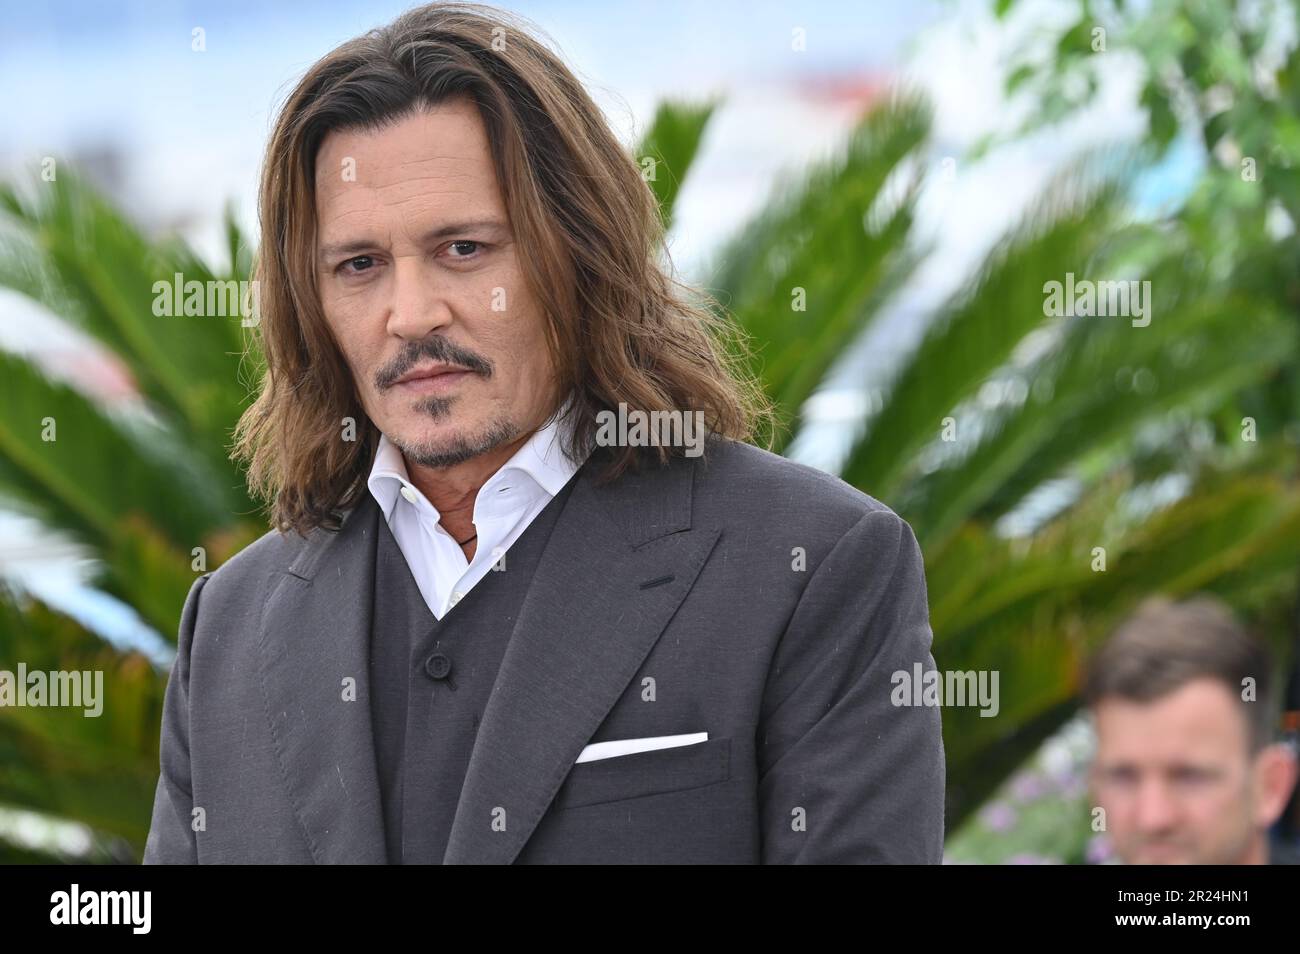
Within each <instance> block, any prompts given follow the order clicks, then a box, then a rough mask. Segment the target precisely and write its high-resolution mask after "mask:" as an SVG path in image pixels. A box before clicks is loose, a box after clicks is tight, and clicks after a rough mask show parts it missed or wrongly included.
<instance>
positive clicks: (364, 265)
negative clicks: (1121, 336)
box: [339, 255, 374, 275]
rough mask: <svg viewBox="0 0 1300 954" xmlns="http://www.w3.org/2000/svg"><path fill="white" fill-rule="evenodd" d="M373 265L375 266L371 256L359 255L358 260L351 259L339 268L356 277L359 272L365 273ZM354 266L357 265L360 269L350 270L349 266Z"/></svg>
mask: <svg viewBox="0 0 1300 954" xmlns="http://www.w3.org/2000/svg"><path fill="white" fill-rule="evenodd" d="M373 264H374V259H372V258H371V257H370V256H369V255H358V256H357V257H356V258H350V259H348V260H347V261H346V262H343V263H342V264H340V265H339V268H340V269H342V270H343V271H345V272H349V273H350V274H353V275H355V274H356V273H357V272H359V271H360V272H364V271H366V270H368V269H369V268H370V266H371V265H373ZM352 265H357V266H359V267H357V268H355V269H354V268H350V267H349V266H352Z"/></svg>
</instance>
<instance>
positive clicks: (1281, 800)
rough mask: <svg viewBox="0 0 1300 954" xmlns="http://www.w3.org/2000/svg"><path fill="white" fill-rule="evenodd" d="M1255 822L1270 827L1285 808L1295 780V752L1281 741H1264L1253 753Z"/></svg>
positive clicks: (1262, 826) (1257, 824)
mask: <svg viewBox="0 0 1300 954" xmlns="http://www.w3.org/2000/svg"><path fill="white" fill-rule="evenodd" d="M1254 772H1255V796H1256V797H1255V824H1256V826H1258V827H1260V828H1269V827H1270V826H1272V824H1273V823H1274V822H1275V821H1277V819H1278V817H1279V816H1280V815H1281V814H1282V812H1283V811H1284V810H1285V809H1286V803H1287V799H1289V798H1290V797H1291V791H1292V789H1294V788H1295V784H1296V774H1297V765H1296V756H1295V753H1294V752H1293V751H1291V749H1290V747H1289V746H1287V745H1284V744H1282V743H1280V742H1275V743H1273V744H1272V745H1267V746H1265V747H1264V748H1263V749H1261V750H1260V752H1259V754H1258V755H1256V756H1255V768H1254Z"/></svg>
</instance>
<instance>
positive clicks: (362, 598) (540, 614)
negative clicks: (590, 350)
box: [260, 458, 721, 864]
mask: <svg viewBox="0 0 1300 954" xmlns="http://www.w3.org/2000/svg"><path fill="white" fill-rule="evenodd" d="M594 463H595V459H594V458H593V460H591V461H589V462H588V466H584V467H583V468H582V469H581V471H580V472H579V473H578V475H577V476H576V478H575V480H576V481H577V483H576V484H575V486H574V488H573V493H572V495H571V496H570V498H569V500H568V503H567V504H566V505H565V508H564V511H563V512H562V513H561V514H560V516H559V518H558V519H557V521H556V524H555V527H554V528H553V530H552V532H551V536H550V539H549V540H548V541H547V545H546V549H545V551H544V553H543V556H542V559H541V561H540V564H539V566H538V570H537V572H536V574H535V575H534V578H533V580H532V582H531V584H530V588H529V591H528V595H527V597H526V598H525V601H524V604H523V607H522V608H521V610H520V614H519V618H518V620H517V621H516V624H515V627H514V630H513V633H512V635H511V638H510V641H509V644H508V646H507V649H506V653H505V656H504V658H503V659H502V663H501V669H500V671H499V673H498V676H497V680H496V682H495V684H494V686H493V690H492V695H491V697H490V698H489V701H488V704H487V706H486V708H485V710H484V713H483V719H482V722H481V724H480V726H479V731H478V735H477V737H476V740H475V744H474V749H473V752H472V754H471V757H470V762H469V767H468V770H467V772H466V776H465V783H464V786H463V788H462V790H461V796H460V801H459V803H458V805H457V809H456V816H455V819H454V821H453V824H452V830H451V836H450V840H449V842H448V846H447V851H446V854H445V856H444V859H443V860H444V863H445V864H465V863H470V864H509V863H511V862H513V861H514V859H515V858H516V857H517V856H518V854H519V852H520V851H521V850H522V848H523V846H524V844H525V843H526V842H527V841H528V839H529V837H530V836H531V835H532V832H533V830H534V829H535V828H536V827H537V823H538V822H539V821H540V820H541V817H542V815H544V814H545V813H546V810H547V809H548V808H549V806H550V804H551V801H552V799H554V797H555V794H556V792H557V791H558V789H559V787H560V785H561V784H562V783H563V781H564V778H565V776H566V775H567V774H568V772H569V770H570V768H572V766H573V764H574V761H575V760H576V759H577V757H578V754H579V753H580V752H581V751H582V748H583V746H585V745H586V744H587V743H588V742H589V741H590V739H591V737H592V736H593V735H594V734H595V732H596V730H597V729H598V728H599V727H600V724H601V722H603V721H604V719H605V717H606V715H607V714H608V713H609V711H610V709H611V708H612V707H613V705H614V703H615V702H616V701H617V700H618V698H619V697H620V696H621V695H622V694H623V692H624V690H625V689H626V688H627V685H628V683H629V682H630V680H631V679H632V677H633V676H634V675H635V673H636V671H637V669H638V668H639V667H640V665H641V663H642V661H643V660H644V659H645V658H646V656H647V655H648V654H649V652H650V649H651V647H653V646H654V644H655V642H656V641H657V640H658V639H659V636H660V635H661V634H662V632H663V630H664V628H665V627H666V626H667V625H668V621H669V620H670V619H671V618H672V617H673V615H674V614H675V613H676V612H677V608H678V607H679V606H680V605H681V603H682V600H684V599H685V598H686V594H687V593H689V592H690V589H691V587H692V586H693V585H694V583H695V579H696V577H697V576H698V575H699V572H700V569H701V568H702V567H703V566H704V563H705V561H706V560H707V559H708V557H709V554H710V553H711V552H712V550H713V547H714V544H715V543H716V542H717V539H718V537H719V535H720V533H721V531H720V530H719V529H716V528H695V527H692V526H691V491H692V483H693V475H694V468H695V460H693V459H686V458H676V459H674V460H673V461H672V462H671V464H669V465H667V466H665V467H662V468H658V469H655V470H649V471H645V472H642V473H637V474H632V473H628V474H624V475H623V476H621V477H620V478H618V479H617V480H615V481H612V482H610V483H608V484H605V485H604V486H597V485H596V483H595V479H594V473H595V471H594V468H593V466H591V465H593V464H594ZM380 519H381V516H380V512H379V507H378V505H377V504H376V503H375V502H374V499H373V498H372V497H371V496H370V495H369V494H368V493H367V494H364V495H363V497H362V499H361V502H360V503H359V504H358V505H357V506H356V507H355V508H354V509H353V510H351V511H349V513H348V514H347V517H346V519H345V521H344V523H343V527H342V528H341V529H340V530H339V531H338V532H337V533H330V532H325V531H320V530H317V531H313V532H312V534H310V535H309V538H308V539H307V541H305V542H304V543H303V545H302V546H301V547H300V548H299V550H298V551H297V556H296V557H295V558H294V560H293V562H292V563H291V564H290V566H289V567H288V568H287V569H285V570H283V571H281V572H280V574H279V577H280V578H279V580H278V581H276V582H273V583H272V590H271V593H270V595H269V597H268V599H267V603H266V608H265V611H264V612H263V614H262V632H261V637H260V645H261V676H262V687H263V691H264V695H265V702H266V710H267V716H268V718H269V720H270V723H271V728H272V732H273V735H274V738H275V744H276V748H277V751H278V753H279V757H280V765H281V767H282V769H283V774H284V780H285V784H286V786H287V788H288V791H289V793H290V795H291V798H292V803H293V806H294V811H295V813H296V814H297V817H298V819H299V822H300V823H301V825H302V828H303V830H304V832H305V833H306V836H307V840H308V844H309V846H310V849H311V853H312V857H313V858H314V859H315V860H316V861H317V863H350V864H383V863H384V862H385V860H386V856H385V846H384V830H383V808H382V803H381V800H380V792H379V782H378V768H377V763H376V759H375V746H374V734H373V728H372V725H371V718H370V701H369V698H368V696H367V694H366V691H365V689H366V688H367V687H368V686H369V684H370V680H369V670H368V665H369V658H368V653H369V644H370V622H371V613H372V608H373V598H374V586H373V580H374V567H375V541H376V534H377V533H378V530H379V523H378V521H379V520H380ZM348 677H352V678H354V679H355V680H356V685H357V687H358V689H359V691H358V693H357V699H356V701H345V698H344V683H343V681H344V679H347V678H348Z"/></svg>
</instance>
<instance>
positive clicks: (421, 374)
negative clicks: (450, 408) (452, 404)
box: [393, 365, 474, 394]
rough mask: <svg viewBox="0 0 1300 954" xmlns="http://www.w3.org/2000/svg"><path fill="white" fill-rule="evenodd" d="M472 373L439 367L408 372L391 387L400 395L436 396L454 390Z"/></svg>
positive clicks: (450, 366) (461, 369) (466, 370)
mask: <svg viewBox="0 0 1300 954" xmlns="http://www.w3.org/2000/svg"><path fill="white" fill-rule="evenodd" d="M473 373H474V372H472V371H470V370H468V369H466V368H458V367H455V366H453V365H439V366H438V367H436V368H423V369H418V370H415V371H408V372H407V373H406V374H404V375H402V376H401V377H400V378H398V379H397V380H396V381H394V382H393V387H394V388H396V389H397V390H398V391H399V393H402V394H438V393H441V392H443V391H451V390H453V389H455V388H456V387H458V386H459V385H460V382H462V381H466V380H468V379H469V378H470V377H472V376H473Z"/></svg>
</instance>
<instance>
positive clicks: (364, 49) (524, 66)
mask: <svg viewBox="0 0 1300 954" xmlns="http://www.w3.org/2000/svg"><path fill="white" fill-rule="evenodd" d="M530 31H536V27H534V26H533V25H532V24H530V23H528V21H525V20H523V19H521V18H518V17H515V16H513V15H510V14H506V13H503V12H502V11H499V10H496V9H493V8H491V7H485V6H480V5H478V4H469V3H431V4H429V5H427V6H422V7H418V8H416V9H413V10H410V11H407V12H406V13H404V14H402V15H401V16H400V17H398V18H397V19H396V20H395V21H393V22H392V23H391V24H389V25H388V26H385V27H383V28H380V29H376V30H371V31H370V32H368V33H366V34H364V35H363V36H360V37H357V38H356V39H353V40H351V41H349V42H347V43H345V44H343V45H342V46H340V47H338V48H337V49H336V50H334V51H333V52H331V53H329V54H328V55H326V56H325V57H324V58H323V59H321V60H320V61H319V62H317V63H316V64H315V65H313V66H312V67H311V68H310V69H309V70H308V71H307V74H306V75H305V76H304V77H303V79H302V80H301V82H299V83H298V85H297V87H296V88H295V89H294V90H293V92H292V93H291V94H290V95H289V98H288V100H287V101H286V103H285V105H284V107H283V109H282V110H281V112H280V114H279V116H278V119H277V121H276V125H275V130H274V132H273V134H272V136H271V140H270V144H269V145H268V147H267V154H266V161H265V166H264V169H263V172H262V181H261V187H260V191H259V196H258V200H259V207H260V215H261V249H260V252H259V255H258V262H257V268H256V275H255V277H256V279H257V287H258V291H259V314H260V318H261V321H260V324H259V325H258V327H257V330H256V332H255V334H256V335H257V336H258V337H259V338H260V340H261V347H260V349H254V348H252V347H250V349H249V353H250V355H253V356H254V357H255V359H257V360H260V361H262V362H264V364H263V365H262V367H261V371H262V374H261V382H260V389H259V393H258V396H257V398H256V400H255V401H254V403H253V404H252V405H251V406H250V407H249V408H248V410H247V411H246V412H245V413H244V415H243V417H242V418H241V419H240V421H239V425H238V427H237V428H236V430H235V443H234V446H233V454H232V456H233V457H234V458H235V459H236V460H241V461H246V462H247V464H248V481H249V487H250V489H251V490H252V492H253V493H254V495H256V496H258V497H261V498H262V499H264V500H265V501H267V503H268V505H269V509H270V511H271V519H272V523H273V525H274V526H275V527H276V528H277V529H280V530H282V531H283V530H287V529H294V530H297V531H298V532H299V533H306V532H307V531H308V530H309V529H311V528H313V527H317V526H320V527H324V528H327V529H335V528H337V527H338V526H339V525H340V523H341V516H342V513H341V512H342V511H343V510H346V509H348V508H350V507H352V506H354V505H355V504H356V503H357V501H358V498H359V496H360V495H361V494H362V493H363V492H364V490H365V477H366V474H367V472H368V470H369V467H370V463H371V460H372V457H373V454H374V450H375V447H376V444H377V441H378V439H379V432H378V429H377V428H376V427H375V426H374V424H373V423H372V422H371V421H370V420H369V418H368V417H367V416H366V415H365V412H364V411H363V409H362V405H361V402H360V399H359V398H358V395H357V391H356V388H355V385H354V383H353V380H352V377H351V373H350V371H349V369H348V366H347V364H346V363H345V361H344V359H343V356H342V354H341V353H340V351H339V349H338V347H337V343H336V342H335V341H334V339H333V336H332V333H331V332H330V330H329V328H328V326H327V325H326V323H325V320H324V315H323V312H322V309H321V305H320V301H319V298H318V296H317V292H316V283H315V278H314V275H315V264H314V253H315V248H314V247H315V242H316V221H315V201H314V189H315V181H314V178H315V176H314V174H315V158H316V153H317V150H318V148H319V146H320V144H321V141H322V140H323V139H324V137H325V135H326V133H328V132H329V131H331V130H335V129H364V130H377V129H379V128H382V127H383V126H385V125H386V124H388V123H391V122H393V121H395V120H398V119H401V118H404V117H405V116H407V115H409V114H410V113H411V112H413V111H414V110H416V109H419V108H422V107H426V106H436V105H437V104H439V103H440V102H442V101H444V100H446V99H448V98H450V97H454V96H462V95H468V96H470V97H472V98H473V100H474V102H475V103H476V105H477V107H478V111H479V114H480V116H481V117H482V119H483V122H484V124H485V126H486V129H487V134H488V141H489V143H490V148H491V154H492V159H493V164H494V168H495V171H496V175H497V181H498V182H499V183H500V184H501V191H502V195H503V197H504V201H505V203H506V209H507V212H508V214H509V217H510V222H511V226H512V228H513V230H514V232H515V238H516V241H517V243H518V245H519V247H520V248H523V249H526V250H527V254H524V255H521V256H520V259H519V260H520V264H521V267H522V268H523V270H524V277H525V280H526V281H527V282H528V284H529V287H530V289H531V290H532V292H533V294H534V295H535V296H536V298H537V300H538V302H539V303H540V305H541V308H542V312H543V314H544V316H545V323H546V334H547V340H548V344H549V347H550V348H551V350H552V353H553V357H554V360H555V366H556V369H557V378H558V380H557V385H558V390H559V393H560V394H567V393H570V392H572V393H573V394H574V397H575V400H574V402H573V406H572V412H571V415H570V421H569V422H568V423H569V424H570V425H571V427H572V435H573V437H572V446H571V447H570V450H571V451H572V453H573V454H574V456H578V455H579V454H580V453H582V451H583V450H584V449H586V448H589V447H591V446H592V443H593V441H594V435H595V432H596V430H597V417H596V415H597V414H598V413H599V412H600V411H602V410H614V409H617V408H618V407H619V405H620V403H622V404H625V405H626V407H627V408H628V409H630V410H639V411H644V412H652V411H656V410H678V411H684V412H696V411H699V412H702V413H703V420H704V423H705V428H706V431H707V432H708V433H709V434H710V435H711V436H713V435H717V436H722V437H728V438H732V439H738V440H748V439H751V438H752V437H753V436H754V434H755V433H757V432H759V429H760V428H762V429H763V432H764V433H768V432H769V431H768V429H767V428H768V424H769V422H770V421H771V420H772V418H773V413H772V407H771V405H770V403H769V402H768V401H767V400H766V398H765V397H764V396H763V393H762V391H761V389H760V387H759V386H758V385H757V383H756V382H755V381H754V379H753V378H752V377H751V376H749V375H748V374H747V372H746V371H745V368H746V367H747V366H748V364H747V355H744V348H745V343H744V341H743V339H742V336H740V335H739V334H737V333H736V331H737V329H735V328H734V326H732V325H731V323H730V322H728V321H727V320H726V319H724V318H722V317H720V316H719V315H718V314H717V313H715V312H714V311H713V310H712V309H711V308H710V307H708V305H707V304H706V303H705V302H703V301H701V300H699V298H698V297H697V296H696V294H695V293H694V291H693V290H692V289H690V288H689V287H687V286H685V285H683V284H682V283H680V282H678V281H677V280H676V279H675V278H673V277H672V275H671V267H670V265H669V264H668V261H667V253H666V251H665V250H664V247H663V226H662V222H661V219H660V214H659V209H658V206H657V204H656V201H655V198H654V194H653V193H652V192H651V190H650V188H649V187H648V185H647V184H646V182H645V180H644V179H643V178H642V176H641V173H640V168H639V166H638V165H637V163H636V161H635V160H634V158H633V157H632V156H631V155H629V153H628V152H627V151H626V150H625V149H624V148H623V146H622V145H621V144H620V143H619V142H618V140H617V138H616V137H615V136H614V135H613V133H612V132H611V130H610V129H609V127H608V125H607V124H606V122H605V120H604V117H603V116H602V114H601V112H600V110H599V109H598V107H597V106H596V105H595V103H593V102H592V100H591V98H590V97H589V96H588V95H587V93H586V91H585V90H584V89H583V87H582V85H581V84H580V83H579V82H578V81H577V79H576V78H575V77H574V76H573V74H572V73H571V72H570V71H569V70H568V68H567V67H565V66H564V64H563V63H562V62H561V60H560V59H559V58H558V57H557V56H556V55H555V54H554V53H552V52H551V51H550V50H549V49H548V48H547V47H546V46H544V45H543V44H542V43H541V42H539V40H538V39H536V38H535V37H534V36H533V35H531V33H530ZM347 418H351V419H352V420H353V421H355V422H356V432H355V439H354V440H342V439H341V436H342V433H343V427H344V422H345V419H347ZM603 450H607V451H609V452H608V453H607V454H603V455H602V464H601V470H600V471H599V473H598V477H597V479H598V480H599V481H601V482H604V481H608V480H610V479H613V478H614V477H617V476H618V475H619V474H620V473H622V472H623V471H624V470H626V469H628V468H633V469H635V468H638V467H640V466H641V462H640V460H639V458H641V457H642V456H648V453H647V452H652V453H653V455H654V456H655V457H656V458H657V461H658V463H660V464H662V463H663V462H665V461H667V459H668V457H669V456H670V455H671V454H675V453H681V452H683V449H682V448H675V447H650V448H640V447H625V448H617V449H603Z"/></svg>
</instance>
